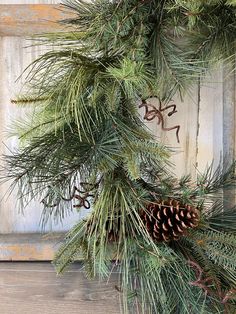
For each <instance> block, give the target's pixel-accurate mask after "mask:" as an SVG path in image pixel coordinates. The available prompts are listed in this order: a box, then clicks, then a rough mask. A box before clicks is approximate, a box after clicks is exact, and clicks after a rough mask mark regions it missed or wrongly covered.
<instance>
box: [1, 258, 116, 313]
mask: <svg viewBox="0 0 236 314" xmlns="http://www.w3.org/2000/svg"><path fill="white" fill-rule="evenodd" d="M116 285H117V274H114V273H113V274H112V275H111V277H110V281H109V283H106V282H98V281H97V280H94V281H89V280H87V278H86V277H85V276H84V273H83V271H82V269H81V265H80V264H75V265H73V266H72V267H71V268H70V270H69V271H68V272H67V273H65V275H63V276H56V274H55V270H54V269H53V267H52V265H50V264H49V263H0V300H1V301H0V303H1V313H2V314H32V313H33V314H49V313H50V314H65V313H69V314H93V313H96V314H104V313H108V314H119V313H121V312H120V304H119V293H118V291H117V290H116V289H115V286H116Z"/></svg>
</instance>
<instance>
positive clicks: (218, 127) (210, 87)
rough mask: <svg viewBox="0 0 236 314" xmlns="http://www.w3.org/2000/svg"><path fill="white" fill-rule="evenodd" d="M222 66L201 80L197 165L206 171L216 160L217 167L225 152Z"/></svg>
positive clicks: (200, 169)
mask: <svg viewBox="0 0 236 314" xmlns="http://www.w3.org/2000/svg"><path fill="white" fill-rule="evenodd" d="M222 71H223V70H222V67H221V66H220V67H219V68H218V69H217V70H215V71H214V72H213V73H210V74H209V75H207V76H206V77H205V78H203V79H202V80H201V86H200V103H199V108H200V110H199V133H198V137H197V167H198V169H199V171H204V169H205V167H206V166H207V165H210V163H211V162H212V160H214V166H215V167H216V166H217V164H218V163H219V161H220V158H221V157H222V154H223V77H222Z"/></svg>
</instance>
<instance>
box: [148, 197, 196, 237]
mask: <svg viewBox="0 0 236 314" xmlns="http://www.w3.org/2000/svg"><path fill="white" fill-rule="evenodd" d="M142 219H143V222H144V224H145V226H146V228H147V230H148V232H149V233H150V235H151V236H152V237H153V239H154V240H156V241H159V242H162V241H165V242H169V241H171V240H179V238H180V237H181V236H183V235H185V234H186V231H187V230H188V229H191V228H196V227H197V225H198V223H199V211H198V210H197V209H196V208H195V207H193V206H191V205H182V204H180V203H179V202H178V201H176V200H168V201H165V202H164V201H162V202H157V203H150V204H149V205H148V206H147V209H146V210H145V212H143V214H142Z"/></svg>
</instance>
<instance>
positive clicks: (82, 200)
mask: <svg viewBox="0 0 236 314" xmlns="http://www.w3.org/2000/svg"><path fill="white" fill-rule="evenodd" d="M80 187H81V188H80V189H79V188H78V187H76V186H74V187H73V189H72V191H71V193H70V195H69V196H68V197H64V196H60V198H58V201H56V202H55V203H54V204H48V203H47V201H46V198H47V197H48V194H47V195H46V197H45V198H44V199H43V200H42V201H41V202H42V203H43V204H44V205H45V206H46V207H56V206H58V205H59V203H60V200H63V201H65V202H70V201H72V200H73V199H75V200H78V202H77V203H76V204H75V205H73V207H75V208H81V207H84V208H86V209H89V208H90V207H91V204H90V201H89V198H90V197H94V194H92V193H91V192H92V191H93V190H94V189H95V188H96V187H97V183H95V184H91V183H88V182H80Z"/></svg>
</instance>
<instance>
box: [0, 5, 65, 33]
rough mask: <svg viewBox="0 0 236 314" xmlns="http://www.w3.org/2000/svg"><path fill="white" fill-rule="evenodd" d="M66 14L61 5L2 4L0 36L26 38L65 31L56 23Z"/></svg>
mask: <svg viewBox="0 0 236 314" xmlns="http://www.w3.org/2000/svg"><path fill="white" fill-rule="evenodd" d="M65 16H66V14H65V13H64V12H62V11H61V10H60V6H59V5H57V6H56V5H54V6H52V5H50V4H28V5H24V4H2V5H1V7H0V36H26V35H32V34H33V33H34V34H40V33H43V32H51V31H55V30H63V29H64V28H65V27H63V26H61V25H59V24H58V23H56V21H58V20H60V19H63V18H65Z"/></svg>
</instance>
